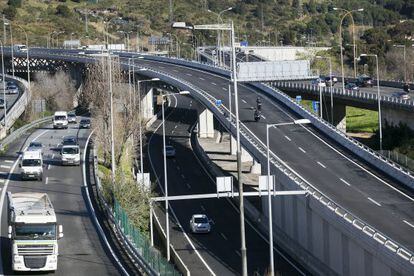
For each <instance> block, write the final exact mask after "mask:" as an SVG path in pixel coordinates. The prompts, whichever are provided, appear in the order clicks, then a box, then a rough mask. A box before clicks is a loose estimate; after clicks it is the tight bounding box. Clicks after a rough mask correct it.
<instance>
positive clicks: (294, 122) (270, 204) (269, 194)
mask: <svg viewBox="0 0 414 276" xmlns="http://www.w3.org/2000/svg"><path fill="white" fill-rule="evenodd" d="M309 123H310V121H309V120H308V119H300V120H295V121H293V122H288V123H278V124H267V125H266V148H267V179H266V184H267V204H268V208H269V209H268V217H269V218H268V219H269V253H270V275H271V276H274V273H275V264H274V256H273V218H272V195H271V191H274V189H275V183H273V182H272V183H270V147H269V129H270V128H272V127H278V126H285V125H295V124H309ZM270 184H273V187H272V189H270Z"/></svg>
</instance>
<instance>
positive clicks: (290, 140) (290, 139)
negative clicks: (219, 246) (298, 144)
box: [269, 135, 292, 254]
mask: <svg viewBox="0 0 414 276" xmlns="http://www.w3.org/2000/svg"><path fill="white" fill-rule="evenodd" d="M285 138H286V139H287V140H288V141H292V139H290V138H289V137H288V136H286V135H285ZM269 254H270V253H269Z"/></svg>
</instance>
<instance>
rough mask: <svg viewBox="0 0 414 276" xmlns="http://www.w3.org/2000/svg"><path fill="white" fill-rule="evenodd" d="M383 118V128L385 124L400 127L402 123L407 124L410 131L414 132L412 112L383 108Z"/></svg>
mask: <svg viewBox="0 0 414 276" xmlns="http://www.w3.org/2000/svg"><path fill="white" fill-rule="evenodd" d="M381 117H382V124H383V127H384V126H385V122H387V123H388V124H389V125H394V126H398V125H399V124H400V123H401V124H406V125H407V126H408V127H409V128H410V129H412V130H414V113H413V112H412V110H411V111H409V110H403V109H402V108H389V107H383V106H381Z"/></svg>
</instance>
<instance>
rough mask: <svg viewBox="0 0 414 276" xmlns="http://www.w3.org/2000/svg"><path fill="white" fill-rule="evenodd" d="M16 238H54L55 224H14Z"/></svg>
mask: <svg viewBox="0 0 414 276" xmlns="http://www.w3.org/2000/svg"><path fill="white" fill-rule="evenodd" d="M15 239H16V240H54V239H56V225H55V224H22V225H19V224H17V225H15Z"/></svg>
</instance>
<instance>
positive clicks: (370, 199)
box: [368, 197, 381, 207]
mask: <svg viewBox="0 0 414 276" xmlns="http://www.w3.org/2000/svg"><path fill="white" fill-rule="evenodd" d="M368 199H369V201H371V202H372V203H374V204H375V205H378V206H380V207H381V204H379V203H378V202H376V201H375V200H373V199H372V198H370V197H368Z"/></svg>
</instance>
